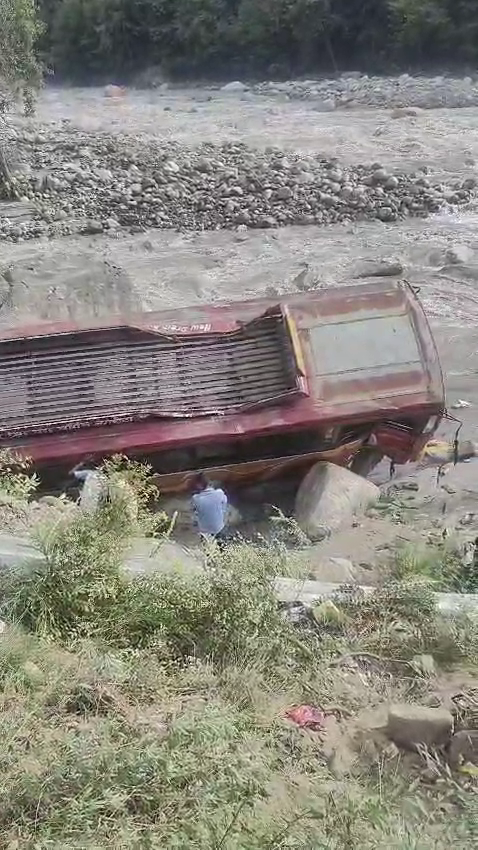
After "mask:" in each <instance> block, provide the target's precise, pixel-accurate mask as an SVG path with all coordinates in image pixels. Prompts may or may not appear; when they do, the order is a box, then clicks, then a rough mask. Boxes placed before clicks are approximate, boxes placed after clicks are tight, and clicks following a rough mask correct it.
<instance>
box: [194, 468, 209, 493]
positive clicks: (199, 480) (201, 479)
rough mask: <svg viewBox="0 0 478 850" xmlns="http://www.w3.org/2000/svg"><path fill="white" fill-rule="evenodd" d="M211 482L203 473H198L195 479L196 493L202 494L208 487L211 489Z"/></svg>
mask: <svg viewBox="0 0 478 850" xmlns="http://www.w3.org/2000/svg"><path fill="white" fill-rule="evenodd" d="M210 486H211V484H210V481H209V479H208V478H206V476H205V475H204V473H203V472H198V474H197V475H196V477H195V479H194V489H195V490H196V491H199V492H201V490H205V489H206V488H207V487H210Z"/></svg>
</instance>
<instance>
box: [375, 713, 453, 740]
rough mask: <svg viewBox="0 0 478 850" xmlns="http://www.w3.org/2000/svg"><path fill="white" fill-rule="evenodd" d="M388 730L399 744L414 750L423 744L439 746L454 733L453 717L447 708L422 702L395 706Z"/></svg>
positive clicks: (389, 714)
mask: <svg viewBox="0 0 478 850" xmlns="http://www.w3.org/2000/svg"><path fill="white" fill-rule="evenodd" d="M387 732H388V736H389V738H390V739H391V740H392V741H393V742H394V743H395V744H397V745H398V746H399V747H403V748H404V749H407V750H414V749H415V748H416V747H417V746H419V745H420V744H422V745H425V746H427V747H434V746H435V747H437V746H442V745H443V744H447V743H448V742H449V741H450V739H451V736H452V732H453V716H452V714H451V713H450V712H449V711H447V709H445V708H428V707H427V706H422V705H409V704H401V705H392V706H390V710H389V713H388V726H387Z"/></svg>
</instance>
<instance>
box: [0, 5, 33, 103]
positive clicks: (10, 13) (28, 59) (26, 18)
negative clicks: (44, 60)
mask: <svg viewBox="0 0 478 850" xmlns="http://www.w3.org/2000/svg"><path fill="white" fill-rule="evenodd" d="M42 28H43V27H42V24H41V23H40V20H39V18H38V16H37V9H36V6H35V2H34V0H0V98H1V100H2V104H1V105H2V106H3V110H5V107H6V106H8V105H9V103H10V102H11V101H12V100H15V99H17V98H23V100H24V103H25V105H26V106H27V108H28V107H29V106H30V105H31V102H32V93H33V92H34V90H35V89H36V88H37V87H38V86H39V84H40V82H41V68H40V64H39V62H38V59H37V56H36V53H35V45H36V42H37V40H38V38H39V36H40V34H41V32H42Z"/></svg>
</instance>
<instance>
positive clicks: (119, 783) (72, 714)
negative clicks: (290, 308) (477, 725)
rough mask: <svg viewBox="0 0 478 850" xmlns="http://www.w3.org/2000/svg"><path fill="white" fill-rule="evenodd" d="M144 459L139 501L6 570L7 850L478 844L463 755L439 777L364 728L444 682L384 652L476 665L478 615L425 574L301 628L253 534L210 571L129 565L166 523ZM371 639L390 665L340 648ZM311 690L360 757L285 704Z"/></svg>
mask: <svg viewBox="0 0 478 850" xmlns="http://www.w3.org/2000/svg"><path fill="white" fill-rule="evenodd" d="M129 471H130V473H131V475H130V476H129V483H130V486H131V487H133V490H134V492H135V493H138V492H139V494H140V495H139V496H138V497H137V498H138V501H137V502H136V504H137V506H138V507H139V508H140V510H135V511H133V512H129V513H127V514H125V511H124V503H123V502H122V499H123V496H122V495H121V493H122V494H123V495H124V492H125V491H124V489H123V490H121V488H120V493H119V496H118V490H116V493H117V498H116V499H114V498H113V499H112V500H110V501H109V502H108V503H106V504H104V505H102V506H101V507H100V508H99V510H98V511H97V512H96V513H95V514H93V515H85V514H81V513H78V514H77V515H76V516H75V517H74V518H68V519H65V520H64V521H62V522H60V523H57V524H56V525H54V526H52V527H49V528H43V529H42V530H41V533H40V535H39V545H40V546H41V550H42V553H43V556H44V561H43V563H42V564H40V565H38V564H36V565H35V566H34V567H32V566H31V565H26V567H25V569H24V570H22V571H19V572H17V573H16V574H14V575H11V576H9V577H8V578H4V580H3V582H2V587H1V588H0V590H1V595H2V610H3V616H4V617H6V618H7V619H8V621H9V623H10V625H9V626H8V628H7V630H6V631H5V632H4V634H3V636H2V637H1V638H0V735H1V740H2V755H1V767H2V770H1V775H0V794H1V805H0V848H2V847H5V848H9V850H13V848H19V850H20V848H23V847H25V848H32V850H33V848H42V850H43V848H45V850H47V848H60V847H62V848H79V847H80V848H81V849H82V850H97V849H98V848H115V850H117V848H130V847H134V848H136V847H137V848H140V850H142V848H158V850H159V848H161V850H163V848H172V849H173V848H178V850H179V848H181V850H182V848H191V850H192V848H194V849H195V850H210V848H213V850H259V849H260V850H280V848H289V850H293V848H294V850H298V848H300V850H312V848H314V850H316V848H324V850H351V848H357V850H358V848H361V850H362V848H363V850H379V848H384V847H387V848H397V850H412V848H414V850H418V848H422V847H423V848H429V847H435V848H437V850H444V848H445V847H448V846H449V845H450V844H452V845H453V846H456V847H460V848H464V849H465V848H466V850H467V848H470V850H471V848H472V847H474V846H476V841H475V838H476V836H475V828H476V823H477V822H478V821H477V820H476V818H477V816H478V812H477V810H476V805H475V803H476V797H475V796H474V795H473V793H472V789H469V788H466V787H463V785H462V784H460V783H459V782H458V781H457V780H455V779H452V778H451V777H450V776H449V775H448V774H447V772H446V768H445V765H443V772H442V774H441V775H440V782H439V783H437V784H436V785H435V786H433V787H432V788H430V787H429V786H428V785H425V784H423V783H422V782H421V781H420V772H419V771H420V767H421V766H420V764H419V762H416V763H414V764H413V765H408V764H406V763H403V764H402V763H401V762H400V759H397V758H396V757H394V758H392V760H391V761H390V756H389V755H387V749H386V746H385V744H384V747H382V748H380V747H378V749H376V750H373V749H372V753H371V754H370V751H369V750H367V753H368V755H367V757H366V758H364V756H363V754H362V753H361V747H359V746H358V745H356V744H355V742H354V741H355V739H354V736H353V735H352V734H351V730H352V729H353V721H354V718H355V717H358V716H359V715H360V713H361V712H363V711H364V710H367V711H368V710H372V709H374V707H375V706H376V705H378V704H380V703H383V702H388V701H390V700H392V699H397V698H400V699H403V698H406V695H407V694H409V693H411V692H412V691H413V693H414V694H420V695H422V696H426V689H427V687H428V685H427V683H426V680H423V679H421V678H420V676H419V674H418V673H417V674H413V672H411V670H412V668H407V670H406V676H403V677H402V678H401V677H400V675H398V676H396V677H395V678H391V677H390V676H388V675H386V676H384V674H383V669H382V668H381V667H380V659H381V658H382V657H386V658H389V657H390V656H394V657H409V658H411V657H413V655H414V653H416V652H418V651H423V652H425V651H429V652H433V653H434V654H435V655H436V657H437V658H438V657H440V658H443V660H447V661H448V662H449V661H450V660H457V659H459V660H460V661H462V660H463V659H465V658H466V659H467V661H468V662H469V663H471V664H475V663H476V661H477V659H478V654H477V655H475V654H474V653H475V649H476V647H477V646H478V639H477V640H476V644H474V643H473V640H474V638H473V639H472V636H473V634H474V633H473V632H472V626H471V625H470V624H469V623H466V624H465V623H463V624H461V625H458V624H457V623H454V624H453V625H450V624H447V623H445V622H444V621H442V620H441V618H439V617H438V615H437V612H436V610H435V606H434V603H433V599H432V596H431V595H430V590H429V588H428V587H427V586H424V585H423V583H418V584H417V583H416V582H415V583H412V584H411V583H410V582H409V581H408V580H407V581H406V582H395V583H393V584H391V585H388V586H387V587H385V588H384V589H383V590H382V591H381V592H380V593H379V595H378V596H376V597H372V598H371V599H364V598H359V597H356V596H355V595H354V594H344V595H343V596H342V597H341V598H340V599H338V600H337V605H338V606H339V607H340V609H341V614H342V615H341V617H340V618H338V619H337V621H336V622H334V623H333V624H329V623H327V622H324V621H323V620H320V621H318V622H317V628H316V629H310V630H308V631H305V632H303V631H300V630H299V631H298V630H297V629H296V628H295V627H293V626H292V625H291V624H290V623H289V622H288V621H287V620H286V619H284V616H283V614H282V613H281V611H280V610H279V609H278V606H277V604H276V599H275V595H274V587H273V584H274V577H275V576H276V575H277V573H278V572H279V571H281V570H282V568H283V563H282V556H281V554H280V553H277V552H275V551H269V552H268V551H267V550H259V549H254V548H250V547H247V546H237V547H232V548H231V549H230V550H229V551H228V552H227V553H225V554H224V555H220V554H218V553H214V554H212V553H210V556H209V558H208V564H207V568H206V569H205V570H204V572H203V573H199V574H194V575H191V576H188V575H185V574H180V575H178V574H175V573H174V572H171V573H167V572H162V573H159V574H156V575H149V576H146V575H145V576H128V575H126V574H125V573H124V572H123V569H122V559H123V556H124V552H125V548H126V547H127V546H128V544H129V541H130V539H131V535H132V534H133V533H135V532H136V531H137V530H138V527H139V526H138V523H140V524H141V526H142V527H143V528H144V527H147V526H148V524H149V523H150V522H151V517H150V516H149V515H148V507H147V501H148V499H149V497H150V493H149V491H148V490H147V488H146V490H144V489H143V490H142V489H141V488H142V483H141V482H144V475H143V473H144V470H143V471H142V472H141V475H139V478H138V479H135V475H136V470H135V469H134V468H130V469H129ZM113 474H116V469H115V470H113ZM135 480H136V483H134V482H135ZM131 482H133V483H131ZM138 482H139V483H138ZM141 493H143V496H141ZM143 523H146V526H144V525H142V524H143ZM459 629H462V631H461V632H460V631H459ZM474 647H475V648H474ZM366 649H368V650H369V651H371V652H372V651H373V652H374V653H376V656H377V670H376V671H375V672H369V673H364V672H362V671H361V670H358V671H356V672H354V670H353V668H350V667H347V665H346V666H345V667H343V666H342V665H341V664H340V663H339V662H340V659H341V658H343V657H346V656H347V653H353V652H355V651H364V650H366ZM440 653H441V655H440ZM414 675H416V679H417V684H416V686H415V685H414V683H413V681H411V678H413V676H414ZM303 702H307V703H311V704H313V705H316V706H318V707H320V708H322V709H324V710H326V711H327V710H329V711H331V712H332V713H337V716H338V718H339V719H338V720H334V722H335V723H336V729H337V730H338V732H339V738H340V739H341V741H342V744H343V745H344V746H346V749H347V755H348V759H347V767H346V769H344V770H343V772H340V773H338V772H337V771H338V768H337V764H338V760H337V758H335V755H334V752H333V751H331V749H330V747H329V748H328V749H327V747H326V746H325V743H326V742H325V741H324V739H323V737H322V736H321V735H320V734H319V733H310V732H304V731H301V730H299V729H297V728H296V727H295V726H294V725H293V724H291V723H290V722H288V721H287V719H286V710H287V709H288V708H290V707H291V706H292V705H295V704H300V703H303ZM330 716H331V717H332V715H330ZM334 716H335V714H334ZM349 717H351V718H352V719H351V725H350V728H349V726H348V725H347V720H346V718H349ZM369 743H370V744H371V743H372V742H371V741H370V742H369ZM385 743H386V742H385ZM337 746H339V744H337ZM340 746H341V745H340Z"/></svg>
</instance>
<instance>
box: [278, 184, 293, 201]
mask: <svg viewBox="0 0 478 850" xmlns="http://www.w3.org/2000/svg"><path fill="white" fill-rule="evenodd" d="M293 194H294V193H293V191H292V189H291V188H289V186H281V188H280V189H277V191H276V193H275V196H276V198H277V200H278V201H290V199H291V198H292V196H293Z"/></svg>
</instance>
